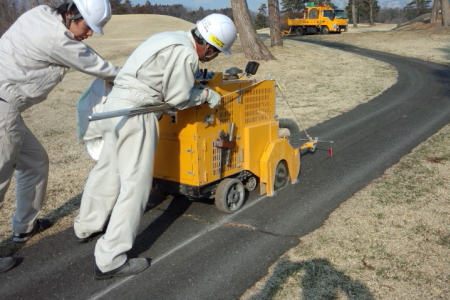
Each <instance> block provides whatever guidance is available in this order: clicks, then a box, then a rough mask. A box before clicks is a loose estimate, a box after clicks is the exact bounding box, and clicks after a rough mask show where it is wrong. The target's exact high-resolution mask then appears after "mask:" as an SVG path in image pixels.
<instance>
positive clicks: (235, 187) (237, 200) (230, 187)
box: [215, 178, 245, 214]
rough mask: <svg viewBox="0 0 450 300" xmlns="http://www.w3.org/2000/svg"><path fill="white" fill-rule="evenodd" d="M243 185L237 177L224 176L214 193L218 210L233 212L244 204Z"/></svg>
mask: <svg viewBox="0 0 450 300" xmlns="http://www.w3.org/2000/svg"><path fill="white" fill-rule="evenodd" d="M244 198H245V190H244V185H243V184H242V182H241V181H240V180H238V179H234V178H225V179H224V180H222V181H221V182H220V183H219V186H218V187H217V190H216V194H215V203H216V206H217V208H218V209H219V210H220V211H223V212H226V213H228V214H232V213H235V212H236V211H238V210H239V209H241V207H242V206H243V205H244V200H245V199H244Z"/></svg>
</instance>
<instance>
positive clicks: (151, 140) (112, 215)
mask: <svg viewBox="0 0 450 300" xmlns="http://www.w3.org/2000/svg"><path fill="white" fill-rule="evenodd" d="M236 36H237V33H236V28H235V26H234V24H233V22H232V21H231V19H230V18H228V17H227V16H224V15H221V14H211V15H209V16H207V17H205V18H204V19H202V20H201V21H199V22H197V24H196V27H195V28H194V29H193V30H192V31H190V32H184V31H174V32H163V33H159V34H156V35H153V36H151V37H150V38H149V39H148V40H147V41H145V42H144V43H143V44H141V45H140V46H139V47H138V48H137V49H136V50H135V51H134V52H133V53H132V54H131V55H130V57H129V58H128V59H127V61H126V62H125V64H124V66H123V68H122V70H121V71H120V72H119V74H118V76H117V78H116V80H115V82H114V88H113V90H112V91H111V93H110V94H109V95H108V98H107V100H106V102H105V104H104V111H105V112H108V111H116V110H122V109H128V108H134V107H142V106H160V105H164V104H168V105H170V106H171V107H172V108H174V109H178V110H181V109H185V108H188V107H192V106H197V105H200V104H202V103H205V102H206V103H208V105H209V106H210V107H211V108H214V107H216V106H217V105H218V104H219V102H220V99H221V96H220V95H219V94H218V93H216V92H215V91H213V90H210V89H209V88H207V87H204V86H199V85H195V75H196V73H197V71H198V65H199V61H201V62H207V61H210V60H212V59H214V58H215V57H217V55H218V54H219V53H220V52H222V53H225V54H227V55H229V54H231V50H230V48H231V46H232V44H233V43H234V41H235V39H236ZM161 114H162V112H160V111H158V112H150V113H146V114H137V115H132V116H122V117H116V118H109V119H104V120H100V121H97V122H99V124H98V125H99V127H100V129H101V131H102V138H103V140H104V145H103V149H102V152H101V154H100V157H99V159H98V161H97V163H96V165H95V166H94V168H93V169H92V170H91V172H90V174H89V177H88V179H87V182H86V185H85V188H84V192H83V197H82V200H81V207H80V211H79V214H78V216H77V217H76V219H75V222H74V230H75V234H76V236H77V238H78V241H79V242H80V243H83V242H88V241H90V240H91V239H92V238H93V237H95V236H96V235H97V234H99V233H100V232H102V230H103V229H104V227H105V226H106V223H107V220H108V218H109V223H108V225H107V228H106V232H105V234H104V235H103V236H102V237H101V238H100V239H99V240H98V241H97V244H96V247H95V264H96V266H95V278H96V279H109V278H112V277H115V276H128V275H133V274H137V273H139V272H141V271H143V270H145V269H146V268H147V267H148V266H149V262H148V260H147V259H146V258H128V257H127V255H126V252H127V251H129V250H130V249H131V248H132V246H133V243H134V240H135V237H136V232H137V229H138V225H139V221H140V218H141V215H142V214H143V212H144V210H145V207H146V204H147V201H148V197H149V195H150V190H151V185H152V178H153V164H154V156H155V152H156V147H157V143H158V118H159V117H160V116H161Z"/></svg>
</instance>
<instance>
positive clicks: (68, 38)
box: [0, 5, 119, 233]
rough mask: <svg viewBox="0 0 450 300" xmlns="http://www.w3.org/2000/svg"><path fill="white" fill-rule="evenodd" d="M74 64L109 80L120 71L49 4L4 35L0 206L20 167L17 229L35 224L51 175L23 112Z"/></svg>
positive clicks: (0, 42) (0, 53) (0, 92)
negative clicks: (67, 25)
mask: <svg viewBox="0 0 450 300" xmlns="http://www.w3.org/2000/svg"><path fill="white" fill-rule="evenodd" d="M69 68H73V69H75V70H78V71H81V72H84V73H87V74H90V75H94V76H97V77H100V78H102V79H105V80H108V81H113V80H114V78H115V76H116V75H117V72H118V71H119V68H118V67H116V66H114V65H112V64H111V63H109V62H108V61H106V60H104V59H103V58H101V57H100V56H99V55H97V54H96V53H95V52H94V51H93V50H92V49H91V48H89V47H88V46H86V45H85V44H84V43H82V42H80V41H77V40H76V39H75V38H74V36H73V34H72V33H71V32H70V31H69V30H68V29H67V28H66V27H65V26H64V24H63V19H62V16H61V15H59V14H58V13H57V12H56V11H55V10H53V9H51V8H50V7H48V6H45V5H41V6H38V7H36V8H33V9H31V10H29V11H28V12H26V13H24V14H23V15H22V16H21V17H20V18H19V19H18V20H17V21H16V22H15V23H14V24H13V25H12V26H11V27H10V28H9V30H8V31H6V32H5V34H4V35H3V36H2V37H1V39H0V99H1V100H0V207H1V205H2V203H3V201H4V196H5V193H6V191H7V189H8V186H9V184H10V182H11V177H12V175H13V173H14V170H15V171H16V211H15V214H14V216H13V219H12V224H13V231H14V232H17V233H26V232H29V231H31V230H32V228H33V225H34V222H35V220H36V218H37V215H38V213H39V211H40V210H41V208H42V203H43V200H44V196H45V192H46V187H47V178H48V156H47V153H46V151H45V149H44V148H43V147H42V145H41V144H40V143H39V141H38V140H37V139H36V137H35V136H34V135H33V134H32V133H31V132H30V130H29V129H28V128H27V127H26V125H25V124H24V123H23V120H22V118H21V115H20V113H21V112H22V111H24V110H26V109H27V108H29V107H31V106H32V105H34V104H37V103H40V102H42V101H44V100H45V99H46V98H47V96H48V94H49V93H50V92H51V91H52V90H53V88H54V87H55V86H56V85H57V84H58V83H59V82H60V81H61V80H62V79H63V77H64V75H65V73H66V72H67V70H68V69H69Z"/></svg>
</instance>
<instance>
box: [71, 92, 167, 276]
mask: <svg viewBox="0 0 450 300" xmlns="http://www.w3.org/2000/svg"><path fill="white" fill-rule="evenodd" d="M130 107H133V104H132V103H131V102H129V101H128V100H124V99H119V98H109V99H107V101H106V103H105V111H112V110H119V109H124V108H130ZM96 122H102V123H101V124H100V129H101V131H102V137H103V139H104V145H103V149H102V152H101V154H100V158H99V160H98V161H97V164H96V165H95V166H94V168H93V169H92V170H91V172H90V173H89V177H88V179H87V182H86V186H85V188H84V192H83V197H82V200H81V206H80V211H79V214H78V216H77V217H76V219H75V222H74V229H75V234H76V235H77V236H78V237H80V238H84V237H87V236H89V235H90V234H92V233H94V232H99V231H101V230H102V229H103V227H104V226H105V223H106V221H107V219H108V215H109V214H110V213H111V217H110V220H109V224H108V227H107V230H106V233H105V234H104V235H103V236H102V237H101V238H100V239H99V240H98V242H97V245H96V247H95V261H96V264H97V266H98V268H99V269H100V271H102V272H108V271H111V270H114V269H116V268H118V267H120V266H122V265H123V264H124V263H125V261H126V260H127V255H126V254H125V253H126V252H127V251H128V250H130V249H131V248H132V246H133V243H134V240H135V238H136V233H137V229H138V226H139V221H140V218H141V216H142V214H143V213H144V210H145V207H146V205H147V201H148V197H149V196H150V190H151V186H152V179H153V163H154V157H155V151H156V146H157V142H158V120H157V117H156V116H155V114H154V113H148V114H140V115H135V116H130V117H126V116H125V117H116V118H110V119H104V120H101V121H96Z"/></svg>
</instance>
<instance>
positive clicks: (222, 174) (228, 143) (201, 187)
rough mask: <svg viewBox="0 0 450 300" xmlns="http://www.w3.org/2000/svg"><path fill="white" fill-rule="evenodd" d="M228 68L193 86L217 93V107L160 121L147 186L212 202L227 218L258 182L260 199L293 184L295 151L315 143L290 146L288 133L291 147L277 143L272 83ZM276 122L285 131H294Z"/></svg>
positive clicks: (297, 159)
mask: <svg viewBox="0 0 450 300" xmlns="http://www.w3.org/2000/svg"><path fill="white" fill-rule="evenodd" d="M252 64H253V65H252ZM254 64H257V63H255V62H251V63H249V64H247V68H246V72H247V75H249V72H248V70H249V69H250V70H251V69H253V71H254V72H253V74H254V73H255V72H256V70H255V69H257V66H256V67H255V65H254ZM249 65H250V68H248V66H249ZM229 70H231V71H227V72H224V73H215V74H214V76H213V77H212V78H211V79H209V80H202V81H201V83H202V84H205V85H207V86H208V87H209V88H211V89H213V90H215V91H216V92H218V93H219V94H221V95H222V99H221V103H220V105H219V106H218V107H217V108H215V109H211V108H209V106H208V105H207V104H203V105H201V106H197V107H191V108H188V109H186V110H181V111H178V112H177V114H176V115H175V116H166V115H165V116H163V118H162V119H161V120H160V122H159V131H160V136H159V142H158V148H157V153H156V157H155V170H154V185H155V186H156V187H157V188H158V189H159V190H160V191H162V192H165V193H178V194H182V195H186V196H188V197H191V198H205V197H207V198H215V203H216V206H217V207H218V208H219V209H220V210H222V211H224V212H227V213H233V212H235V211H237V210H239V209H240V208H241V207H242V205H243V204H244V198H245V190H244V188H246V189H248V190H249V191H251V190H254V189H256V188H257V187H258V184H259V193H260V194H267V195H268V196H273V195H274V194H275V191H276V190H278V189H279V188H281V187H283V186H284V185H286V184H287V183H288V182H291V183H296V182H297V177H298V175H299V172H300V153H299V150H300V149H304V148H310V149H315V141H310V142H308V143H305V144H303V145H300V146H298V147H297V146H292V145H291V143H292V144H296V143H298V141H297V142H295V141H293V142H292V134H291V143H290V142H289V140H288V138H287V137H279V128H280V121H281V120H278V119H277V116H276V113H275V81H274V80H263V81H260V82H255V81H254V80H250V79H249V78H245V79H244V78H242V77H241V78H239V76H238V75H237V74H239V71H240V70H238V69H237V68H230V69H229ZM233 70H238V72H236V71H234V72H233ZM240 72H242V71H240ZM204 74H205V76H206V74H209V75H211V73H207V72H206V70H205V73H204ZM250 74H252V73H250ZM283 120H284V121H283V124H287V125H283V126H284V127H285V128H288V129H289V130H290V131H291V133H292V132H293V131H295V130H298V128H293V126H292V123H294V122H291V123H290V122H286V120H285V119H283ZM289 121H290V120H289ZM294 124H295V123H294ZM294 127H296V125H295V126H294ZM297 140H299V139H297ZM302 146H303V147H302Z"/></svg>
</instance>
